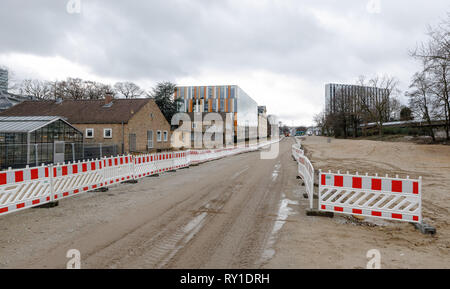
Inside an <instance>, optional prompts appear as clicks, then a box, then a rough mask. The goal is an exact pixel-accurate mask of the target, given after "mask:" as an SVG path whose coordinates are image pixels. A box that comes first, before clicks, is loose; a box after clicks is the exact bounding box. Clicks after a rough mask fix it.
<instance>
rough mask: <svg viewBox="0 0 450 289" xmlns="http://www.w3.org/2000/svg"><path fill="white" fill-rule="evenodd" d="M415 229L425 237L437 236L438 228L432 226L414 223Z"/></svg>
mask: <svg viewBox="0 0 450 289" xmlns="http://www.w3.org/2000/svg"><path fill="white" fill-rule="evenodd" d="M412 224H413V225H414V227H415V228H416V229H417V230H419V231H420V232H421V233H422V234H424V235H434V234H436V228H435V227H433V226H430V225H428V224H426V223H423V222H422V223H421V224H420V223H412Z"/></svg>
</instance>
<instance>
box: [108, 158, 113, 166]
mask: <svg viewBox="0 0 450 289" xmlns="http://www.w3.org/2000/svg"><path fill="white" fill-rule="evenodd" d="M108 165H109V166H110V167H112V160H111V159H109V160H108Z"/></svg>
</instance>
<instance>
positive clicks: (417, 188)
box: [413, 182, 419, 195]
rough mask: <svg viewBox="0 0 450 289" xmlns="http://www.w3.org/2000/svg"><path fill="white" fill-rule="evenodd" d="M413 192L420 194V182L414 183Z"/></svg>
mask: <svg viewBox="0 0 450 289" xmlns="http://www.w3.org/2000/svg"><path fill="white" fill-rule="evenodd" d="M413 194H414V195H418V194H419V183H418V182H414V183H413Z"/></svg>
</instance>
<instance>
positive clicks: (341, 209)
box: [334, 207, 344, 212]
mask: <svg viewBox="0 0 450 289" xmlns="http://www.w3.org/2000/svg"><path fill="white" fill-rule="evenodd" d="M334 210H335V211H336V212H343V211H344V208H341V207H334Z"/></svg>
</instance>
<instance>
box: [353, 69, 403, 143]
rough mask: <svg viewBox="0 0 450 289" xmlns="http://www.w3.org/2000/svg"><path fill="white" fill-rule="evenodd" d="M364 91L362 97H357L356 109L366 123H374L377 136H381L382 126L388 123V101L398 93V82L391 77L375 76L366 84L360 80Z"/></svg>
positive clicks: (363, 80) (362, 79) (363, 79)
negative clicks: (364, 87) (376, 128)
mask: <svg viewBox="0 0 450 289" xmlns="http://www.w3.org/2000/svg"><path fill="white" fill-rule="evenodd" d="M360 82H361V83H360V84H361V85H362V86H368V87H370V88H371V89H365V90H364V91H365V92H364V94H363V95H359V96H358V100H357V101H358V107H359V109H360V110H361V111H362V113H363V114H364V118H365V119H366V121H374V122H375V123H376V125H377V127H378V130H379V135H380V136H382V135H383V124H384V123H385V122H387V121H389V113H390V108H389V105H390V99H391V97H394V96H395V95H396V94H397V93H398V89H397V86H398V80H397V79H396V78H395V77H391V76H387V75H384V76H381V77H380V76H375V77H374V78H372V79H370V80H369V81H368V82H367V84H366V83H365V78H360Z"/></svg>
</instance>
